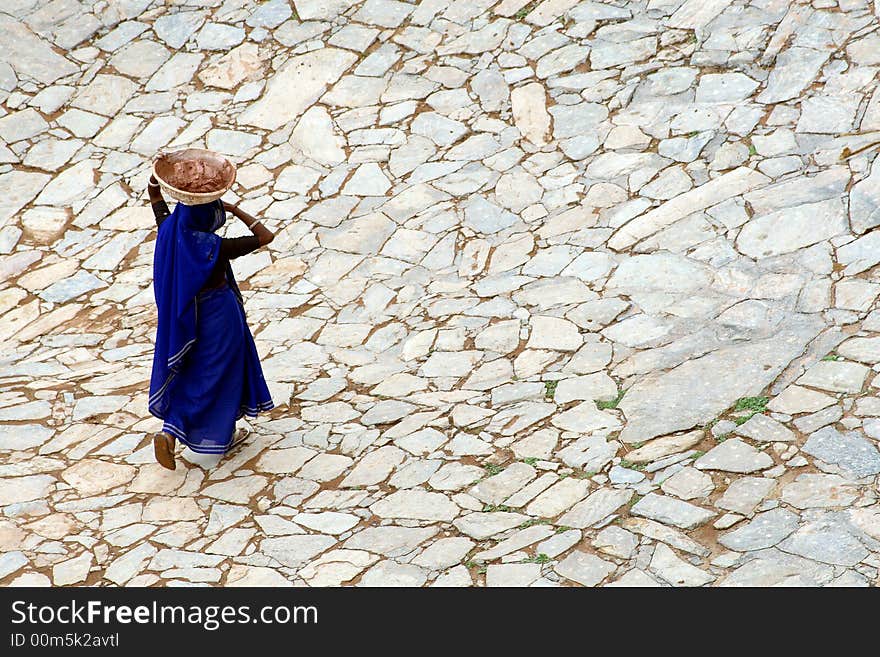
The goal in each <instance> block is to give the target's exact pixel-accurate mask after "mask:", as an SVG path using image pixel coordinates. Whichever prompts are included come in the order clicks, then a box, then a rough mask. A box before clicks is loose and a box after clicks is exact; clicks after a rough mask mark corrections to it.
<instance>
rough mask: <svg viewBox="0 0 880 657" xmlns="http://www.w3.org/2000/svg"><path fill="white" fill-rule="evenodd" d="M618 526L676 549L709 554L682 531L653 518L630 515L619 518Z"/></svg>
mask: <svg viewBox="0 0 880 657" xmlns="http://www.w3.org/2000/svg"><path fill="white" fill-rule="evenodd" d="M620 526H621V527H623V528H624V529H627V530H629V531H631V532H633V533H635V534H639V535H641V536H647V537H648V538H650V539H652V540H655V541H662V542H663V543H666V544H668V545H671V546H672V547H674V548H675V549H676V550H681V551H683V552H687V553H689V554H695V555H697V556H700V557H704V556H706V555H708V554H709V550H708V549H707V548H706V547H705V546H704V545H701V544H700V543H697V542H696V541H695V540H693V539H691V538H690V537H688V536H687V535H686V534H684V533H683V532H680V531H679V530H677V529H674V528H672V527H667V526H666V525H661V524H660V523H659V522H654V521H653V520H647V519H645V518H635V517H632V516H631V517H629V518H624V519H623V520H621V521H620Z"/></svg>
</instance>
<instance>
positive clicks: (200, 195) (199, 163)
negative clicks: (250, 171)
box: [153, 148, 236, 205]
mask: <svg viewBox="0 0 880 657" xmlns="http://www.w3.org/2000/svg"><path fill="white" fill-rule="evenodd" d="M185 162H190V163H191V165H190V166H185V165H184V164H183V163H185ZM187 170H190V171H195V170H199V171H201V172H203V173H204V172H206V171H207V172H208V173H210V174H211V176H209V178H210V179H209V178H206V180H207V181H208V183H210V182H215V180H216V185H210V187H211V189H210V191H203V189H202V188H203V187H204V185H205V184H206V180H201V181H196V182H201V183H202V185H201V186H200V188H199V191H190V190H188V189H186V187H187V183H192V182H193V181H187V180H185V179H181V176H182V175H183V174H182V172H183V173H185V172H186V171H187ZM235 173H236V171H235V165H234V164H232V162H230V161H229V160H228V159H227V158H225V157H224V156H222V155H220V154H219V153H215V152H214V151H209V150H205V149H204V148H187V149H184V150H182V151H174V152H173V153H162V154H161V155H159V157H157V158H156V161H155V162H153V175H154V176H155V177H156V180H157V181H158V182H159V185H160V186H161V187H162V189H163V190H164V191H165V193H167V194H168V196H170V197H171V198H173V199H176V200H177V201H180V202H181V203H183V204H185V205H201V204H202V203H211V202H212V201H216V200H217V199H218V198H220V197H221V196H223V194H225V193H226V192H227V191H228V190H229V188H230V187H232V184H233V183H234V182H235ZM203 177H204V176H203ZM215 187H216V188H215Z"/></svg>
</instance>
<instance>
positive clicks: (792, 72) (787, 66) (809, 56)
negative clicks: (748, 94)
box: [756, 46, 831, 104]
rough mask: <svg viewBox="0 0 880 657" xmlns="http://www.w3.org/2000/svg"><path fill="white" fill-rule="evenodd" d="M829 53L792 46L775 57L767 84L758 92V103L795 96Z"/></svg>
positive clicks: (807, 82)
mask: <svg viewBox="0 0 880 657" xmlns="http://www.w3.org/2000/svg"><path fill="white" fill-rule="evenodd" d="M830 54H831V53H830V52H829V51H828V50H827V49H823V50H817V49H813V48H803V47H800V46H792V47H791V48H788V49H787V50H785V51H784V52H781V53H780V54H779V55H777V57H776V66H775V67H774V68H773V70H772V71H770V77H769V78H768V79H767V86H766V87H764V90H763V91H762V92H761V93H760V94H758V96H757V98H756V100H757V101H758V102H759V103H767V104H771V103H779V102H782V101H785V100H791V99H792V98H795V97H797V95H798V94H800V93H801V92H802V91H803V90H804V89H806V88H807V87H808V86H809V84H810V83H811V82H812V81H813V80H814V79H815V77H816V75H817V74H818V73H819V71H820V70H821V68H822V66H823V65H824V64H825V62H826V61H827V60H828V57H829V55H830Z"/></svg>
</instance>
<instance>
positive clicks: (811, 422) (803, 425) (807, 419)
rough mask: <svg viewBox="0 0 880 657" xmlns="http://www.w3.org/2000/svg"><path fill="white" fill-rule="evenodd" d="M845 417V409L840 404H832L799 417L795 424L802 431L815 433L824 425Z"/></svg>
mask: <svg viewBox="0 0 880 657" xmlns="http://www.w3.org/2000/svg"><path fill="white" fill-rule="evenodd" d="M842 417H843V409H842V408H841V407H840V406H832V407H830V408H826V409H825V410H822V411H819V412H818V413H813V414H812V415H805V416H803V417H799V418H797V419H796V420H795V421H794V426H796V427H797V430H798V431H800V432H801V433H807V434H809V433H813V432H814V431H818V430H819V429H821V428H822V427H824V426H828V425H829V424H833V423H835V422H837V421H838V420H840V418H842Z"/></svg>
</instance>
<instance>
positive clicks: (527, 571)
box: [486, 563, 541, 586]
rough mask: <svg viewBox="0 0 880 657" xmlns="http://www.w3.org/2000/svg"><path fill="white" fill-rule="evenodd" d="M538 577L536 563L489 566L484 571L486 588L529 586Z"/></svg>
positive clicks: (538, 569)
mask: <svg viewBox="0 0 880 657" xmlns="http://www.w3.org/2000/svg"><path fill="white" fill-rule="evenodd" d="M540 576H541V565H540V564H537V563H509V564H501V565H491V566H489V567H488V568H487V569H486V586H529V585H530V584H531V583H532V582H534V581H535V580H536V579H538V578H539V577H540Z"/></svg>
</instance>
